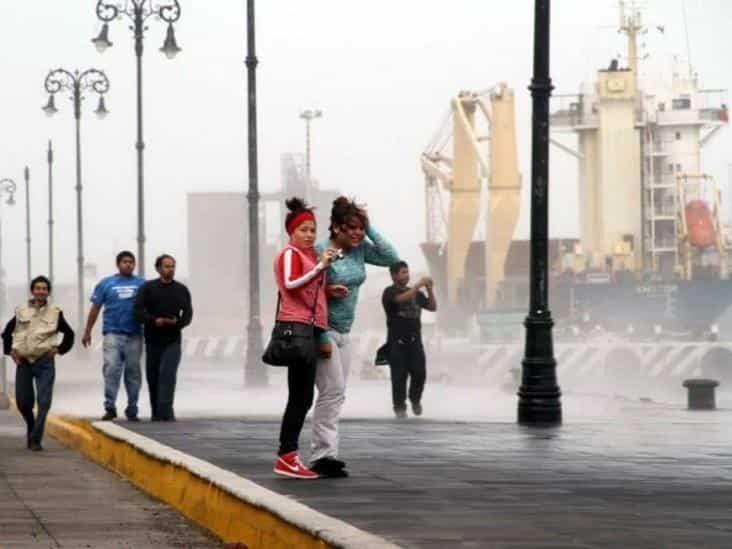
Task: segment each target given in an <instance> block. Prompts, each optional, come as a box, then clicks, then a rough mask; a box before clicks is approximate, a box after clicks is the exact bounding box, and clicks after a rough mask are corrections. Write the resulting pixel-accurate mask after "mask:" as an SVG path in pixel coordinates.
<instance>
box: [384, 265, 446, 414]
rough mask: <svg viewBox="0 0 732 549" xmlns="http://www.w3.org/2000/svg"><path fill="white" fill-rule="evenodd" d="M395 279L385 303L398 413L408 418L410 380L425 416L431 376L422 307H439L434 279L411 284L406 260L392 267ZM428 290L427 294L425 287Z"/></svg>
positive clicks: (412, 399)
mask: <svg viewBox="0 0 732 549" xmlns="http://www.w3.org/2000/svg"><path fill="white" fill-rule="evenodd" d="M389 271H390V272H391V279H392V281H393V282H394V284H393V285H392V286H389V287H388V288H386V289H385V290H384V293H383V295H382V297H381V303H382V305H383V306H384V312H385V313H386V326H387V338H386V344H387V349H388V351H387V354H388V359H389V366H390V367H391V390H392V404H393V405H394V414H396V416H397V417H398V418H405V417H407V403H406V400H407V380H409V393H408V394H409V401H410V402H411V403H412V412H413V413H414V415H415V416H421V415H422V391H423V390H424V384H425V380H426V378H427V372H426V364H425V362H426V361H425V356H424V346H423V345H422V323H421V314H422V309H426V310H428V311H436V310H437V301H436V299H435V293H434V291H433V283H432V279H431V278H421V279H420V280H418V281H417V284H415V285H414V287H412V288H410V287H409V265H407V264H406V262H404V261H399V262H397V263H394V264H393V265H392V266H391V267H389ZM422 288H424V289H425V290H427V295H425V294H424V293H422V291H421V289H422Z"/></svg>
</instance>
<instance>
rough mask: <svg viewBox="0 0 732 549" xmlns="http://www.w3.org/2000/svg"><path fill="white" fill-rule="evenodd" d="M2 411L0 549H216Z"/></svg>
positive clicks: (166, 511)
mask: <svg viewBox="0 0 732 549" xmlns="http://www.w3.org/2000/svg"><path fill="white" fill-rule="evenodd" d="M44 447H45V451H43V452H30V451H29V450H26V448H25V426H24V424H23V423H22V420H21V419H20V418H19V417H18V416H17V415H16V414H15V413H14V412H11V411H0V547H2V548H3V549H21V548H26V547H28V548H58V547H73V548H77V547H90V548H95V549H97V548H110V549H111V548H130V549H144V548H153V547H155V548H161V547H163V548H168V547H169V548H181V549H182V548H191V549H194V548H195V549H203V548H212V547H220V546H221V544H220V543H219V542H218V541H217V540H215V539H214V538H212V537H211V536H209V535H208V534H207V533H205V532H203V531H202V530H201V529H199V528H198V527H196V526H195V525H193V524H191V523H189V522H188V521H186V520H185V519H184V518H183V517H182V516H181V515H180V514H178V513H177V512H176V511H174V510H172V509H170V508H168V507H167V506H165V505H164V504H162V503H160V502H157V501H155V500H153V499H151V498H150V497H148V496H147V495H145V494H143V493H142V492H139V491H138V490H137V489H136V488H135V487H134V486H132V485H131V484H129V483H127V482H125V481H124V480H122V479H121V478H119V477H118V476H116V475H115V474H113V473H111V472H109V471H106V470H104V469H102V468H101V467H99V466H97V465H95V464H93V463H91V462H89V461H87V460H86V459H85V458H84V457H82V456H81V455H80V454H77V453H76V452H74V451H72V450H68V449H66V448H63V447H61V446H59V444H57V443H56V442H55V441H53V440H52V439H50V438H49V437H46V440H44Z"/></svg>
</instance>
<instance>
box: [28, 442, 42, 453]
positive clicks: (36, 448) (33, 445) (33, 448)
mask: <svg viewBox="0 0 732 549" xmlns="http://www.w3.org/2000/svg"><path fill="white" fill-rule="evenodd" d="M30 449H31V451H32V452H41V451H43V446H41V443H40V442H31V443H30Z"/></svg>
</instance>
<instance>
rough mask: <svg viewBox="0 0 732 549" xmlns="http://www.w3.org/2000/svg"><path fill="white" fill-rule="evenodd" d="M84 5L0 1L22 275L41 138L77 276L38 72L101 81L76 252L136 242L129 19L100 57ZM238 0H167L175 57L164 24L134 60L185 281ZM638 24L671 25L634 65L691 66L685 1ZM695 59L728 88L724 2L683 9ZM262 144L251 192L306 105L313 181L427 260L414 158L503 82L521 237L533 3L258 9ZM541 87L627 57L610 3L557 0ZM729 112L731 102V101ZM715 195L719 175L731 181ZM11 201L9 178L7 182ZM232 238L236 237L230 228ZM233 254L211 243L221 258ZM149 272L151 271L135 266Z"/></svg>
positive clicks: (63, 265)
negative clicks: (103, 104) (472, 101)
mask: <svg viewBox="0 0 732 549" xmlns="http://www.w3.org/2000/svg"><path fill="white" fill-rule="evenodd" d="M95 4H96V2H95V1H93V0H63V1H59V0H37V1H34V2H9V1H8V0H2V2H0V51H2V74H3V86H2V90H1V91H0V94H2V97H1V100H0V120H2V127H3V130H4V131H3V134H2V138H1V143H2V146H0V177H13V178H15V179H16V180H17V181H18V183H22V169H23V166H24V165H26V164H28V165H29V166H30V168H31V175H32V181H31V204H32V213H31V217H32V239H33V266H34V267H33V270H34V272H35V273H40V272H45V271H46V269H47V183H46V181H47V179H46V163H45V154H46V153H45V151H46V142H47V140H48V139H49V138H52V139H53V142H54V146H55V150H56V160H57V161H56V165H55V190H54V194H55V197H54V200H55V204H56V242H57V253H56V275H57V279H58V280H60V281H62V282H71V281H72V280H73V277H74V275H75V268H76V267H75V264H76V263H75V261H76V213H75V193H74V185H75V181H74V178H75V173H74V155H73V152H74V140H73V137H74V133H73V131H74V126H73V115H72V108H71V105H70V103H69V101H68V100H67V99H66V98H65V97H58V98H57V102H56V103H57V106H58V107H59V109H60V111H61V112H59V113H58V115H57V116H56V117H54V118H52V119H48V118H46V117H45V115H44V114H43V113H42V111H41V106H42V105H43V104H44V103H45V101H46V94H45V92H44V89H43V81H44V79H45V77H46V74H47V72H48V71H49V69H51V68H56V67H59V66H61V67H65V68H69V69H73V68H76V67H78V68H80V69H82V70H83V69H86V68H88V67H97V68H99V69H103V70H104V71H106V73H107V75H108V76H109V78H110V80H111V90H110V92H109V94H108V97H107V107H108V109H109V110H110V112H111V114H110V116H109V117H108V118H107V119H106V120H103V121H99V120H97V119H96V117H94V116H93V114H92V113H91V111H92V110H93V109H94V107H95V105H96V101H95V100H92V101H88V102H87V103H88V104H87V105H86V106H85V112H84V115H83V120H82V139H83V143H82V150H83V156H82V163H83V173H84V219H85V241H86V242H85V244H86V254H85V255H86V259H87V261H88V262H91V263H96V264H97V265H98V266H99V270H100V274H102V273H105V272H107V271H111V270H112V269H113V267H114V266H113V257H114V254H115V253H116V251H118V250H119V249H122V248H130V249H133V250H135V249H136V243H135V236H136V210H135V204H136V169H135V150H134V142H135V79H134V62H135V57H134V54H133V41H132V37H131V33H130V31H129V30H128V28H127V26H128V25H127V23H126V22H123V21H117V22H115V23H113V24H112V26H111V34H110V38H111V40H112V41H113V42H114V47H113V48H111V49H110V50H109V51H107V52H106V53H105V54H104V55H99V54H98V53H97V52H96V50H95V49H94V47H93V45H92V44H91V42H90V39H91V38H92V37H93V36H94V35H96V33H97V32H98V30H99V24H98V22H97V20H96V16H95V13H94V6H95ZM245 4H246V3H245V1H244V0H215V1H212V0H208V1H205V0H181V5H182V10H183V13H182V16H181V19H180V21H179V23H178V24H177V25H176V33H177V38H178V42H179V45H180V46H181V47H182V48H183V51H182V53H181V54H180V55H179V56H178V57H177V58H176V59H175V60H174V61H168V60H167V59H166V58H164V56H162V54H160V53H159V52H158V51H157V49H158V48H159V47H160V46H161V45H162V42H163V38H164V34H165V27H164V25H163V24H162V23H160V22H157V21H151V22H150V29H149V31H148V32H147V35H146V37H147V38H146V52H145V57H144V94H145V142H146V145H147V149H146V204H147V236H148V246H147V255H148V258H149V259H151V258H152V257H154V256H155V255H156V254H157V253H160V252H162V251H166V252H169V253H172V254H174V255H176V256H178V257H179V259H180V270H181V275H182V276H185V274H186V273H187V272H188V270H189V266H188V265H187V260H186V258H187V251H186V202H185V197H186V193H187V192H192V191H197V192H201V191H217V190H222V191H223V190H226V191H231V190H242V191H243V190H245V189H246V186H247V166H246V146H245V144H246V131H245V130H246V125H245V124H246V118H245V83H246V73H245V66H244V63H243V61H244V57H245V55H246V51H245V32H244V31H245ZM645 4H646V5H647V10H646V20H647V21H648V22H649V24H650V25H651V27H652V26H655V25H665V33H664V34H660V33H658V32H655V31H652V32H649V33H648V35H646V37H645V40H644V41H645V42H646V43H647V52H648V53H650V54H651V57H650V58H649V60H648V61H647V62H646V66H648V67H650V66H651V65H655V66H662V65H664V64H666V65H667V64H668V62H669V60H670V59H671V55H673V54H678V55H680V56H681V57H682V58H685V57H686V51H687V50H686V39H685V34H684V26H683V17H682V7H681V6H682V4H681V0H651V1H648V2H645ZM686 9H687V14H688V26H689V41H690V45H691V57H692V61H693V64H694V67H695V69H696V70H697V71H698V73H699V75H700V78H701V83H702V86H704V87H710V88H732V71H731V70H730V66H731V62H730V52H732V32H730V29H732V2H729V0H686ZM257 10H258V13H257V50H258V51H257V53H258V56H259V59H260V66H259V70H258V78H259V89H258V93H259V107H260V111H259V137H260V157H259V158H260V184H261V190H262V191H271V190H275V189H277V188H278V187H279V184H280V182H279V173H280V166H279V158H280V154H281V153H283V152H288V151H295V152H299V151H301V150H302V149H303V147H304V143H303V142H304V128H303V123H302V121H301V120H300V119H299V118H298V113H299V112H300V111H301V110H302V109H304V108H308V107H315V108H320V109H322V110H323V112H324V118H323V119H321V120H317V121H315V123H314V126H313V130H314V131H313V136H314V141H313V147H314V150H313V173H314V175H315V176H316V177H317V179H319V180H320V182H321V185H322V186H324V187H339V188H340V189H341V190H343V191H344V192H346V193H348V194H351V195H355V196H356V197H357V198H359V199H360V200H361V201H364V202H366V203H368V205H369V208H370V211H371V212H372V217H373V221H374V224H375V225H376V226H377V227H379V228H380V229H381V230H382V231H383V232H384V233H385V234H386V235H388V236H389V238H390V239H392V240H393V241H394V242H395V243H396V244H397V245H398V247H399V248H400V250H401V252H402V254H403V256H405V257H406V258H408V259H410V260H412V261H413V262H414V263H417V264H419V263H421V258H420V254H419V251H418V248H417V244H418V242H420V241H421V240H422V239H423V238H424V207H423V204H424V200H423V194H422V183H423V180H422V175H421V172H420V169H419V162H418V159H419V153H420V151H421V150H422V148H423V147H424V146H425V145H426V144H427V142H428V140H429V138H430V136H431V135H432V133H433V132H434V130H435V129H436V127H437V125H438V123H439V121H440V118H441V116H442V114H443V113H444V111H445V110H446V109H447V106H448V104H449V100H450V97H451V96H453V95H454V94H455V93H456V92H457V91H459V90H461V89H484V88H486V87H489V86H491V85H493V84H495V83H497V82H500V81H506V82H508V83H509V85H510V86H512V87H513V88H514V89H515V90H516V94H517V124H518V131H519V157H520V162H521V170H522V172H523V178H524V198H525V200H524V207H523V211H522V215H521V220H520V222H519V229H518V231H517V235H516V236H517V237H519V238H523V237H526V235H527V232H528V216H527V213H528V192H527V191H528V184H529V175H530V173H529V168H528V167H529V160H530V150H529V134H530V119H529V116H530V102H529V100H530V97H529V93H528V91H527V90H526V86H527V85H528V83H529V80H530V75H531V67H532V65H531V63H532V25H533V18H532V16H533V2H530V1H529V0H520V1H518V2H505V1H502V2H499V1H498V0H454V1H446V0H441V1H439V2H438V1H436V0H402V1H401V2H394V1H393V0H392V1H386V0H372V1H371V2H368V3H364V2H354V1H352V0H341V1H339V2H335V1H333V0H312V1H310V2H301V1H295V0H266V1H264V0H260V1H259V3H258V6H257ZM552 18H553V19H552V23H553V26H552V71H551V72H552V77H553V79H554V83H555V86H556V89H557V92H565V93H566V92H576V91H577V89H578V86H579V83H580V81H581V80H586V79H590V78H592V75H593V71H594V70H595V69H597V68H601V67H605V66H606V65H607V64H608V63H609V60H610V58H611V57H613V56H614V55H616V53H617V52H624V51H625V42H624V40H623V37H622V36H620V35H618V34H617V32H616V30H615V28H614V27H615V25H616V24H617V21H618V15H617V2H616V1H614V0H555V2H553V13H552ZM728 103H729V101H728ZM731 145H732V137H730V130H725V132H724V134H723V135H721V136H720V137H719V138H718V139H716V140H715V142H714V143H713V145H711V146H710V147H709V148H708V149H707V150H706V152H705V155H704V160H705V166H704V167H705V169H706V171H707V172H710V173H712V174H714V175H715V176H717V177H718V178H719V179H721V180H722V181H725V182H726V180H727V178H728V171H727V169H728V168H727V165H728V163H730V162H732V156H730V154H729V152H730V147H731ZM552 155H553V156H552V179H551V182H550V185H551V190H552V197H551V205H552V218H551V228H552V233H553V236H575V235H576V234H577V226H578V219H577V215H576V213H575V206H576V203H577V200H576V193H577V180H576V169H575V164H574V161H573V160H571V159H569V158H567V157H566V155H565V154H564V153H561V152H560V151H558V150H556V149H553V150H552ZM725 187H726V184H725ZM21 191H22V185H21ZM2 216H3V246H4V254H3V255H4V260H5V264H6V268H7V271H8V276H9V279H10V280H11V281H21V280H23V279H24V278H25V248H24V238H25V209H24V202H23V197H22V192H21V196H19V200H18V204H17V205H16V206H15V207H14V208H8V207H7V206H5V205H3V207H2ZM231 229H232V230H240V229H241V230H243V228H237V227H232V228H231ZM227 253H234V254H236V253H241V250H222V254H224V256H223V258H222V268H226V266H225V265H226V262H225V254H227ZM148 270H151V269H150V268H149V266H148Z"/></svg>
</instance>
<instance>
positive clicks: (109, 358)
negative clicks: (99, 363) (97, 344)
mask: <svg viewBox="0 0 732 549" xmlns="http://www.w3.org/2000/svg"><path fill="white" fill-rule="evenodd" d="M102 352H103V354H104V369H103V372H104V409H105V410H115V411H116V409H117V393H118V392H119V384H120V380H121V379H122V376H123V375H124V380H125V390H126V391H127V408H126V409H125V415H126V416H127V417H137V400H138V398H139V397H140V386H141V385H142V372H141V370H140V355H141V354H142V336H132V335H125V334H106V335H105V336H104V344H103V346H102Z"/></svg>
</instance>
